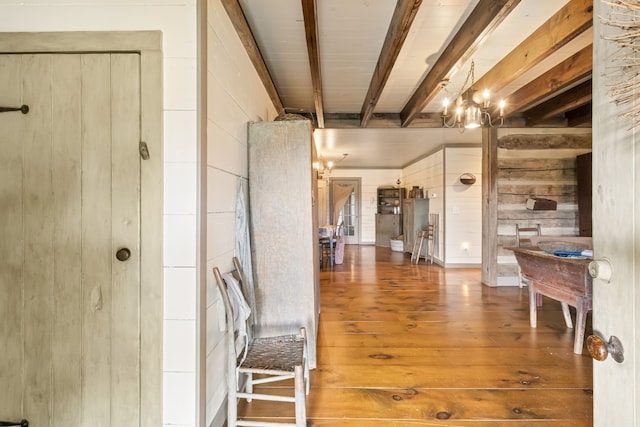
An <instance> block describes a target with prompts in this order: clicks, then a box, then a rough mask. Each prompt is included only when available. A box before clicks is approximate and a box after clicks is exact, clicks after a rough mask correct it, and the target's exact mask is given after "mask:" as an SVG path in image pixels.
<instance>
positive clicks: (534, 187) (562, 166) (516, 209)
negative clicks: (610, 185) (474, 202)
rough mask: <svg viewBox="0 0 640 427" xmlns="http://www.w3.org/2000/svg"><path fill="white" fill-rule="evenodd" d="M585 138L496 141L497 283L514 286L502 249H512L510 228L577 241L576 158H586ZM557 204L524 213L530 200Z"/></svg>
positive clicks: (512, 266) (510, 259) (509, 257)
mask: <svg viewBox="0 0 640 427" xmlns="http://www.w3.org/2000/svg"><path fill="white" fill-rule="evenodd" d="M590 144H591V135H590V134H578V135H576V134H569V135H563V134H548V135H547V134H531V135H526V134H519V135H505V136H503V137H501V138H499V140H498V160H497V166H498V171H497V181H498V183H497V184H498V224H497V226H498V239H497V245H498V247H497V254H498V274H497V275H498V277H497V282H498V283H497V284H516V283H517V280H516V275H517V264H516V261H515V257H514V256H513V253H512V252H511V251H509V250H507V249H504V248H505V247H509V246H514V245H515V243H516V242H515V227H516V224H519V225H521V226H534V225H535V224H540V226H541V228H542V234H543V235H577V234H578V228H577V227H578V220H577V218H578V205H577V198H576V194H577V180H576V156H578V155H580V154H583V153H585V152H589V151H591V150H590ZM534 196H535V197H543V198H547V199H551V200H555V201H556V202H557V209H556V210H542V211H539V210H538V211H534V210H529V209H527V208H526V201H527V199H528V198H530V197H534Z"/></svg>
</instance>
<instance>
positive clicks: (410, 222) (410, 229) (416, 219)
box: [402, 199, 429, 252]
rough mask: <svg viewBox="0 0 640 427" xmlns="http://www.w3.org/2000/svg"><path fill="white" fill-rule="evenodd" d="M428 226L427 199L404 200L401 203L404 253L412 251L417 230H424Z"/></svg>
mask: <svg viewBox="0 0 640 427" xmlns="http://www.w3.org/2000/svg"><path fill="white" fill-rule="evenodd" d="M428 225H429V199H404V202H403V203H402V229H403V230H404V233H403V240H404V242H403V243H404V251H405V252H411V251H413V243H414V242H415V239H416V234H417V233H418V230H426V229H427V227H428Z"/></svg>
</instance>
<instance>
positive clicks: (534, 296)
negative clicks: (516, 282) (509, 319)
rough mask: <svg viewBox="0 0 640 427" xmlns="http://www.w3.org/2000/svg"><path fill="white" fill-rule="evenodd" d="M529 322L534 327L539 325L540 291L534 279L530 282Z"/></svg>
mask: <svg viewBox="0 0 640 427" xmlns="http://www.w3.org/2000/svg"><path fill="white" fill-rule="evenodd" d="M529 323H530V324H531V327H532V328H535V327H537V326H538V293H537V292H536V290H535V285H534V283H533V280H532V281H531V282H530V283H529Z"/></svg>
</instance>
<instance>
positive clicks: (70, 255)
mask: <svg viewBox="0 0 640 427" xmlns="http://www.w3.org/2000/svg"><path fill="white" fill-rule="evenodd" d="M139 67H140V65H139V55H137V54H108V53H104V54H21V55H0V103H1V104H2V106H15V105H21V104H23V103H24V104H28V106H29V113H28V114H21V113H20V112H12V113H2V114H0V129H2V131H1V132H0V146H1V147H2V149H0V200H1V202H0V212H2V215H1V217H2V220H1V221H0V342H2V343H3V345H2V347H3V349H2V350H1V351H0V384H1V386H0V419H3V420H4V419H13V420H19V419H22V418H25V419H27V420H29V422H30V423H31V425H34V426H50V427H55V426H65V427H70V426H92V427H96V426H97V427H100V426H124V425H126V426H135V425H139V424H140V418H141V417H140V409H139V407H140V402H139V401H140V362H139V360H140V255H139V254H140V243H139V239H140V224H141V218H140V161H139V153H138V144H139V141H140V77H139V76H140V72H139ZM121 248H127V249H128V250H129V252H130V257H129V258H128V259H124V258H125V256H122V253H121V256H120V258H122V259H124V260H122V261H121V260H118V259H117V258H116V256H115V254H116V252H117V251H118V250H119V249H121Z"/></svg>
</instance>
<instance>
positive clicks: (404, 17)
mask: <svg viewBox="0 0 640 427" xmlns="http://www.w3.org/2000/svg"><path fill="white" fill-rule="evenodd" d="M420 4H422V0H398V2H397V3H396V8H395V10H394V12H393V17H392V18H391V23H390V24H389V30H388V31H387V35H386V37H385V40H384V44H383V45H382V50H381V51H380V56H379V57H378V63H377V64H376V68H375V69H374V70H373V76H372V77H371V82H370V83H369V90H368V91H367V96H366V97H365V99H364V103H363V104H362V109H361V111H360V127H367V123H368V122H369V119H370V118H371V115H372V114H373V111H374V110H375V108H376V105H377V104H378V100H379V99H380V95H381V94H382V90H383V89H384V86H385V85H386V84H387V80H388V79H389V75H390V74H391V70H392V69H393V66H394V65H395V63H396V59H397V58H398V54H400V49H402V45H403V43H404V41H405V39H406V38H407V34H409V29H410V28H411V24H413V20H414V18H415V17H416V14H417V13H418V9H419V8H420Z"/></svg>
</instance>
